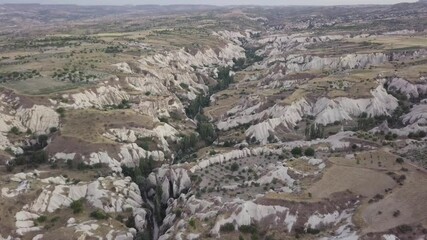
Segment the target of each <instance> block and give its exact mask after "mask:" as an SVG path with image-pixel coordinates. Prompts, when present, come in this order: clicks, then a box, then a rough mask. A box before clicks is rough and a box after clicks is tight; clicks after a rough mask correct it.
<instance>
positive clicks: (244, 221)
mask: <svg viewBox="0 0 427 240" xmlns="http://www.w3.org/2000/svg"><path fill="white" fill-rule="evenodd" d="M230 204H231V205H235V207H234V208H235V210H234V211H233V212H232V214H231V216H229V217H227V218H224V217H222V218H220V219H219V220H218V221H216V223H215V226H214V227H213V228H212V230H211V231H210V233H211V234H213V235H216V236H218V235H219V230H220V227H221V226H222V225H224V224H226V223H232V224H234V225H235V227H236V229H237V227H239V226H242V225H251V224H252V223H255V222H260V221H263V220H265V219H266V218H268V217H271V216H275V218H276V219H275V221H274V223H273V224H276V225H279V224H280V225H282V224H283V223H284V224H285V225H286V229H287V230H288V231H289V232H290V231H291V230H292V226H293V225H294V224H295V222H296V220H297V216H295V215H292V214H290V213H289V209H288V208H286V207H282V206H265V205H259V204H256V203H254V202H251V201H240V200H236V201H235V202H231V203H230Z"/></svg>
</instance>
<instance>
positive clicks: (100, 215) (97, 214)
mask: <svg viewBox="0 0 427 240" xmlns="http://www.w3.org/2000/svg"><path fill="white" fill-rule="evenodd" d="M90 217H91V218H95V219H97V220H102V219H107V218H108V215H107V214H106V213H105V212H103V211H101V210H95V211H93V212H91V213H90Z"/></svg>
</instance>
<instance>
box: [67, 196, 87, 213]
mask: <svg viewBox="0 0 427 240" xmlns="http://www.w3.org/2000/svg"><path fill="white" fill-rule="evenodd" d="M83 201H84V199H79V200H76V201H73V202H72V203H71V204H70V208H71V209H72V210H73V213H74V214H77V213H81V212H83Z"/></svg>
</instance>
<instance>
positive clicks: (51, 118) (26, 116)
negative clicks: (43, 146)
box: [16, 105, 59, 134]
mask: <svg viewBox="0 0 427 240" xmlns="http://www.w3.org/2000/svg"><path fill="white" fill-rule="evenodd" d="M16 116H17V118H18V119H19V120H20V122H21V123H22V125H23V126H25V127H27V129H30V130H31V131H32V132H33V133H39V134H40V133H48V132H49V129H50V128H51V127H58V126H59V114H58V113H57V112H55V110H53V109H51V108H49V107H46V106H41V105H34V106H33V107H32V108H19V109H18V110H17V111H16Z"/></svg>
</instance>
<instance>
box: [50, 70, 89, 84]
mask: <svg viewBox="0 0 427 240" xmlns="http://www.w3.org/2000/svg"><path fill="white" fill-rule="evenodd" d="M52 78H53V79H56V80H59V81H70V82H72V83H78V82H86V83H88V82H91V81H95V80H96V79H97V77H96V76H95V75H93V74H86V73H85V72H84V70H83V69H80V70H78V69H76V68H72V69H70V68H63V69H58V70H56V71H55V72H54V73H53V75H52Z"/></svg>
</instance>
